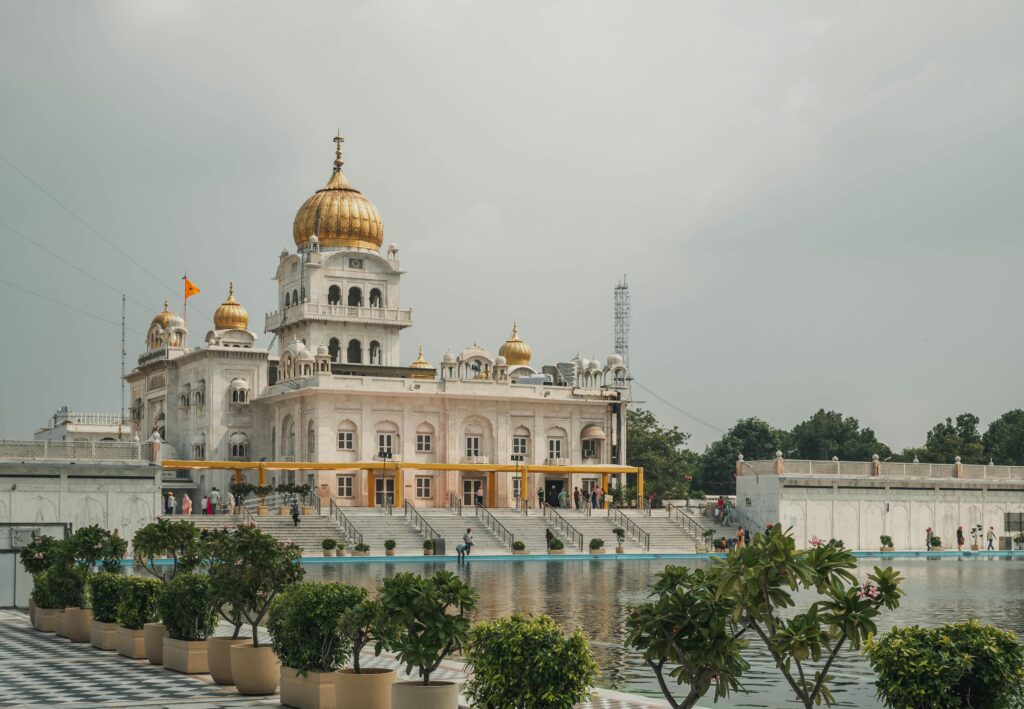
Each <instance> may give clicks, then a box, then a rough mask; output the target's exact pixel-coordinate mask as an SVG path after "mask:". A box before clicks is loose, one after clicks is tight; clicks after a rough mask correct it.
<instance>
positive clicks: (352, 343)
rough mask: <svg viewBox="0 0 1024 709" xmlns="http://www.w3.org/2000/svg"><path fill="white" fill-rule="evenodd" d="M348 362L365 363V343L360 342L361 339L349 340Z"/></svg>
mask: <svg viewBox="0 0 1024 709" xmlns="http://www.w3.org/2000/svg"><path fill="white" fill-rule="evenodd" d="M348 362H349V363H350V364H362V363H363V345H362V343H360V342H359V340H349V343H348Z"/></svg>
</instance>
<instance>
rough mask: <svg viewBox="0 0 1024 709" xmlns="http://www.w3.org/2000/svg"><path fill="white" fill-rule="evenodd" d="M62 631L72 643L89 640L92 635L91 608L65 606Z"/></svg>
mask: <svg viewBox="0 0 1024 709" xmlns="http://www.w3.org/2000/svg"><path fill="white" fill-rule="evenodd" d="M64 633H65V635H67V638H68V640H70V641H71V642H73V643H87V642H89V640H90V638H91V637H92V610H91V609H89V608H65V609H64Z"/></svg>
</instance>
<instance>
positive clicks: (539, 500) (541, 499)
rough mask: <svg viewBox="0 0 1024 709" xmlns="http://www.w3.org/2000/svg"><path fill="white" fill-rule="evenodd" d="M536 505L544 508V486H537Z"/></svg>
mask: <svg viewBox="0 0 1024 709" xmlns="http://www.w3.org/2000/svg"><path fill="white" fill-rule="evenodd" d="M537 507H538V508H540V509H544V488H542V487H539V486H538V487H537Z"/></svg>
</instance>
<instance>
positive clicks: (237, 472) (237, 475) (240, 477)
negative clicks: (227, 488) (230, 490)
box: [235, 468, 242, 483]
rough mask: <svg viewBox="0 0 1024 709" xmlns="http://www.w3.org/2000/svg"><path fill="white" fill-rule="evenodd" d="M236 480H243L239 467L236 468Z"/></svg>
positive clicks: (237, 481)
mask: <svg viewBox="0 0 1024 709" xmlns="http://www.w3.org/2000/svg"><path fill="white" fill-rule="evenodd" d="M235 482H236V483H240V482H242V471H241V469H239V468H235Z"/></svg>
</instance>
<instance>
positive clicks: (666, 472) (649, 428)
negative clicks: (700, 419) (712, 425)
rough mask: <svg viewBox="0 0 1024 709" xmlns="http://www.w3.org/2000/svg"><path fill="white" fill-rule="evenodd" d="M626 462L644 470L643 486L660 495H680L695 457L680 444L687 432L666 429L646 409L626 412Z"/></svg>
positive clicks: (671, 496)
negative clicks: (627, 459)
mask: <svg viewBox="0 0 1024 709" xmlns="http://www.w3.org/2000/svg"><path fill="white" fill-rule="evenodd" d="M626 426H627V430H628V431H629V447H628V458H629V464H630V465H636V466H639V467H641V468H643V469H644V488H645V490H646V491H647V492H653V493H654V494H655V495H656V496H658V497H660V498H674V497H684V496H685V494H686V492H687V490H688V488H689V485H688V483H689V480H690V478H691V477H692V476H693V469H694V464H695V463H696V460H697V456H696V454H695V453H693V451H690V450H687V449H686V448H685V447H684V446H685V445H686V442H687V441H688V440H689V439H690V434H689V433H686V432H685V431H680V430H679V428H678V427H677V426H673V427H672V428H666V427H665V426H663V425H662V424H661V423H660V422H659V421H658V419H657V417H656V416H655V415H654V414H653V413H651V412H650V411H648V410H646V409H629V410H628V411H627V412H626Z"/></svg>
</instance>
